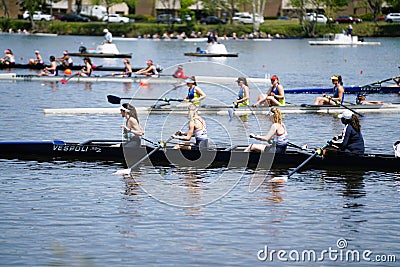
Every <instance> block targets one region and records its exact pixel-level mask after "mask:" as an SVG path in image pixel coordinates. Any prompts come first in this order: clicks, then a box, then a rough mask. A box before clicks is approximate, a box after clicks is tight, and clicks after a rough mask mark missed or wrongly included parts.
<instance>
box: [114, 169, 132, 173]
mask: <svg viewBox="0 0 400 267" xmlns="http://www.w3.org/2000/svg"><path fill="white" fill-rule="evenodd" d="M131 171H132V169H131V168H128V169H123V170H118V171H116V172H114V173H113V175H129V174H130V173H131Z"/></svg>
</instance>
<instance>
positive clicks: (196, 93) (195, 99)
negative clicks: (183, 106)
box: [184, 76, 206, 106]
mask: <svg viewBox="0 0 400 267" xmlns="http://www.w3.org/2000/svg"><path fill="white" fill-rule="evenodd" d="M185 82H186V84H187V86H188V94H187V96H186V98H185V99H184V102H190V103H193V104H195V105H196V106H200V101H201V100H203V99H204V98H206V94H205V93H204V92H203V90H201V89H200V87H198V86H197V83H196V81H195V78H194V77H193V76H192V77H190V78H187V79H186V80H185Z"/></svg>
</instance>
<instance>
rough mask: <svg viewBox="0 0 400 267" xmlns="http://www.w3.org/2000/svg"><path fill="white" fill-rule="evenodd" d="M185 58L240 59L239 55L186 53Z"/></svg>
mask: <svg viewBox="0 0 400 267" xmlns="http://www.w3.org/2000/svg"><path fill="white" fill-rule="evenodd" d="M184 55H185V56H189V57H238V56H239V54H238V53H228V54H215V53H206V54H201V53H185V54H184Z"/></svg>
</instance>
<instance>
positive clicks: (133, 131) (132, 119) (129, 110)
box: [120, 103, 144, 145]
mask: <svg viewBox="0 0 400 267" xmlns="http://www.w3.org/2000/svg"><path fill="white" fill-rule="evenodd" d="M120 111H121V116H122V117H123V118H125V119H126V121H125V124H123V125H121V126H120V127H121V128H122V129H123V131H124V139H125V140H127V141H128V142H133V143H136V145H140V136H142V135H144V131H143V128H142V127H141V126H140V122H139V117H138V115H137V111H136V108H135V107H134V106H133V105H131V104H128V103H124V104H122V106H121V107H120Z"/></svg>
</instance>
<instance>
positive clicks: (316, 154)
mask: <svg viewBox="0 0 400 267" xmlns="http://www.w3.org/2000/svg"><path fill="white" fill-rule="evenodd" d="M330 144H331V142H330V141H328V142H326V145H324V146H323V147H321V148H317V149H316V150H315V152H314V153H313V154H312V155H311V156H309V157H308V158H307V159H306V160H305V161H304V162H303V163H301V164H300V165H299V166H297V168H296V169H294V170H292V171H291V172H290V173H289V174H288V178H289V177H290V176H292V175H293V174H294V173H295V172H297V171H298V170H300V169H301V168H302V167H303V166H304V165H306V164H307V163H308V162H309V161H310V160H312V159H313V158H315V157H316V156H318V155H321V154H322V153H323V152H324V149H325V148H327V147H328V146H330Z"/></svg>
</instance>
